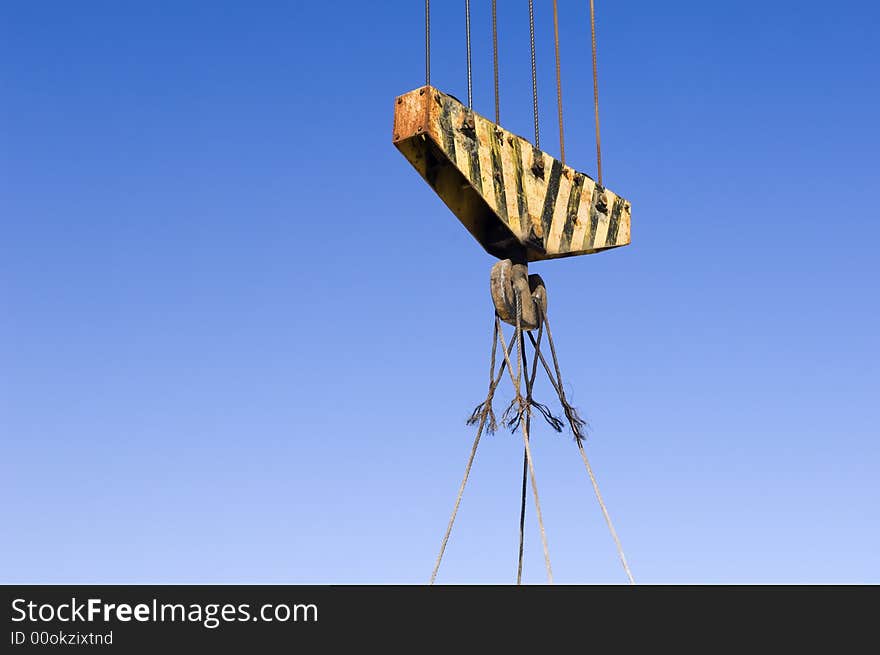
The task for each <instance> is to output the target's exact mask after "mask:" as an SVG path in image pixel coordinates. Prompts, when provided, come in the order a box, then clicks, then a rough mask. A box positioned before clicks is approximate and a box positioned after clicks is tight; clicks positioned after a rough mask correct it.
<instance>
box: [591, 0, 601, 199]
mask: <svg viewBox="0 0 880 655" xmlns="http://www.w3.org/2000/svg"><path fill="white" fill-rule="evenodd" d="M590 40H591V41H592V42H593V107H594V108H595V114H596V179H597V180H598V182H599V186H603V184H602V139H601V138H600V136H599V66H598V64H597V62H596V8H595V6H594V3H593V0H590Z"/></svg>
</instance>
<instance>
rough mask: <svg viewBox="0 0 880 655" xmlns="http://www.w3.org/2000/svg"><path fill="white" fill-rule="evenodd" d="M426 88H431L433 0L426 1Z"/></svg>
mask: <svg viewBox="0 0 880 655" xmlns="http://www.w3.org/2000/svg"><path fill="white" fill-rule="evenodd" d="M425 86H431V0H425Z"/></svg>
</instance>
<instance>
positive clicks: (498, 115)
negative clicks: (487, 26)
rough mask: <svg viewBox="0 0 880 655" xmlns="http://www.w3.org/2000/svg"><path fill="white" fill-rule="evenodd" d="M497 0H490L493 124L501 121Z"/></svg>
mask: <svg viewBox="0 0 880 655" xmlns="http://www.w3.org/2000/svg"><path fill="white" fill-rule="evenodd" d="M497 4H498V0H492V70H493V72H494V74H495V124H496V125H498V124H499V123H500V122H501V106H500V105H501V103H500V100H499V94H498V11H497Z"/></svg>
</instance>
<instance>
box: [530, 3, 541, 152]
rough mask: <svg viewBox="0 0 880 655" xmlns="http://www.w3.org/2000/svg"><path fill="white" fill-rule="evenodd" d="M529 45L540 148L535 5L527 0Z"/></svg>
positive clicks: (537, 138)
mask: <svg viewBox="0 0 880 655" xmlns="http://www.w3.org/2000/svg"><path fill="white" fill-rule="evenodd" d="M529 44H530V46H531V51H532V108H533V111H534V114H535V147H536V148H538V149H540V148H541V133H540V129H539V127H538V68H537V66H536V64H535V5H534V0H529Z"/></svg>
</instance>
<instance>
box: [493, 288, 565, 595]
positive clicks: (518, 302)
mask: <svg viewBox="0 0 880 655" xmlns="http://www.w3.org/2000/svg"><path fill="white" fill-rule="evenodd" d="M515 299H516V332H515V333H514V339H516V343H517V372H516V375H514V373H513V366H512V365H511V363H510V358H509V356H508V354H507V344H506V343H505V342H504V332H503V331H499V333H498V337H499V339H500V340H501V347H502V349H503V352H504V357H505V360H506V361H507V373H508V375H509V376H510V379H511V381H512V382H513V388H514V391H515V393H516V398H517V399H518V400H519V402H520V403H522V404H524V405H525V401H524V400H523V397H522V393H521V386H520V380H521V377H522V361H520V360H521V356H522V355H521V352H522V351H521V350H520V348H521V347H522V344H521V342H520V339H521V337H522V306H521V299H520V296H519V294H516V296H515ZM525 406H526V409H525V410H524V411H525V412H526V413H528V412H529V411H530V409H529V405H525ZM521 427H522V435H523V445H524V446H525V451H526V461H527V462H528V465H529V478H530V480H531V483H532V496H533V497H534V498H535V514H536V516H537V517H538V526H539V527H540V529H541V544H542V545H543V547H544V564H545V565H546V567H547V581H548V582H549V583H550V584H553V568H552V567H551V566H550V549H549V547H548V546H547V532H546V530H544V518H543V515H542V514H541V501H540V499H539V497H538V482H537V479H536V475H535V465H534V459H533V457H532V449H531V447H530V446H529V431H528V428H527V427H526V423H525V422H522V423H521Z"/></svg>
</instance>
